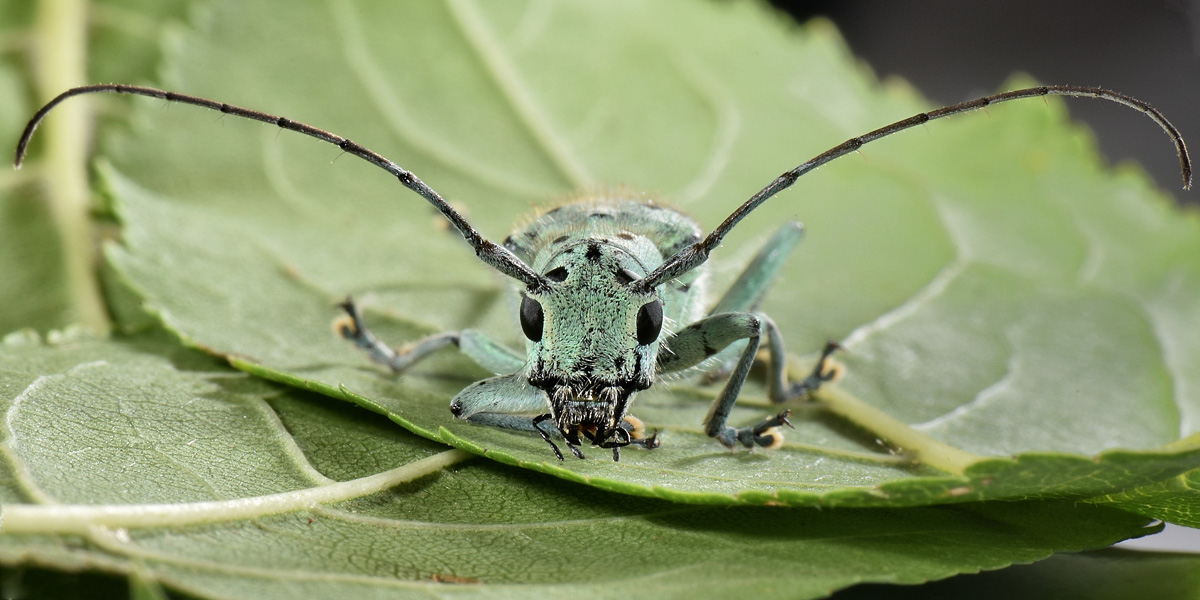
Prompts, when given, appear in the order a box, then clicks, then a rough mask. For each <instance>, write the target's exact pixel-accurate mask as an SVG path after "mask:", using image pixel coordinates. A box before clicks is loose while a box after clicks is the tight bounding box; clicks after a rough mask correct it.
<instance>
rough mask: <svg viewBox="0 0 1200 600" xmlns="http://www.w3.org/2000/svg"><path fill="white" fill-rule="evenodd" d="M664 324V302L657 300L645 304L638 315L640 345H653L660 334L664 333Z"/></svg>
mask: <svg viewBox="0 0 1200 600" xmlns="http://www.w3.org/2000/svg"><path fill="white" fill-rule="evenodd" d="M662 323H663V313H662V301H661V300H655V301H654V302H650V303H647V304H643V305H642V308H641V310H639V311H638V314H637V340H638V343H639V344H641V345H643V346H645V345H647V344H653V343H654V340H657V339H658V334H659V333H660V332H662Z"/></svg>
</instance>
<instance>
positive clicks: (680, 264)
mask: <svg viewBox="0 0 1200 600" xmlns="http://www.w3.org/2000/svg"><path fill="white" fill-rule="evenodd" d="M1038 96H1074V97H1082V98H1099V99H1101V100H1108V101H1110V102H1116V103H1118V104H1124V105H1125V106H1128V107H1130V108H1133V109H1134V110H1137V111H1139V112H1141V113H1142V114H1144V115H1146V116H1147V117H1150V118H1151V119H1152V120H1153V121H1154V122H1155V123H1158V125H1159V127H1162V128H1163V131H1166V132H1167V135H1168V136H1169V137H1170V138H1171V141H1172V142H1173V143H1174V144H1175V151H1176V152H1177V153H1178V154H1179V170H1180V172H1181V174H1182V175H1183V189H1185V190H1186V189H1191V187H1192V162H1191V159H1190V158H1188V151H1187V146H1186V145H1185V144H1184V143H1183V136H1182V135H1180V134H1179V130H1178V129H1176V128H1175V126H1174V125H1172V124H1171V122H1170V121H1168V120H1167V118H1166V117H1164V116H1163V114H1162V113H1160V112H1158V110H1156V109H1155V108H1154V107H1152V106H1150V105H1149V104H1147V103H1145V102H1142V101H1141V100H1138V99H1137V98H1133V97H1131V96H1126V95H1125V94H1121V93H1118V92H1113V91H1110V90H1106V89H1103V88H1098V87H1081V86H1073V85H1050V86H1042V87H1035V88H1027V89H1022V90H1013V91H1010V92H1003V93H999V94H994V95H991V96H984V97H982V98H976V99H974V100H969V101H967V102H960V103H959V104H953V105H950V106H946V107H943V108H939V109H937V110H931V111H929V112H924V113H920V114H917V115H913V116H911V117H909V118H907V119H904V120H902V121H896V122H895V123H892V124H891V125H885V126H883V127H880V128H879V129H876V130H875V131H872V132H870V133H866V134H863V135H860V136H858V137H853V138H850V139H848V140H846V141H844V142H842V143H841V144H838V145H837V146H834V147H833V148H830V149H829V150H826V151H824V152H822V153H820V154H818V155H816V156H815V157H813V158H812V159H810V160H809V161H808V162H805V163H803V164H801V165H800V166H798V167H796V168H794V169H792V170H790V171H787V172H786V173H784V174H782V175H780V176H779V177H778V178H776V179H775V181H772V182H771V184H770V185H768V186H767V187H765V188H763V189H762V190H759V192H758V193H757V194H754V195H753V196H751V197H750V199H749V200H747V201H746V202H745V203H743V204H742V205H741V206H739V207H738V208H737V210H735V211H733V214H730V215H729V216H728V217H727V218H726V219H725V220H724V221H722V222H721V224H720V225H718V226H717V228H716V229H713V231H712V233H710V234H708V237H706V238H704V240H702V241H700V242H697V243H695V244H693V245H691V246H688V247H687V248H684V249H683V250H680V251H679V252H677V253H676V254H675V255H674V256H672V257H670V258H668V259H667V260H666V261H665V262H663V264H662V265H660V266H659V267H658V268H657V269H655V270H654V271H653V272H651V273H650V274H649V275H647V276H646V277H645V278H643V279H641V280H639V281H638V282H637V283H636V284H635V285H637V286H638V289H639V290H640V291H641V292H642V293H646V292H649V291H650V290H652V289H654V288H655V287H657V286H658V285H660V284H661V283H663V282H664V281H667V280H669V279H674V278H676V277H679V276H680V275H682V274H684V273H687V272H688V271H691V270H692V269H694V268H696V267H698V266H700V265H702V264H704V262H705V261H707V260H708V255H709V253H710V252H712V250H713V249H714V248H716V247H717V246H719V245H721V240H722V239H724V238H725V236H726V234H728V233H729V232H730V231H731V230H733V228H734V227H735V226H736V225H737V224H738V223H739V222H741V220H742V219H744V218H746V215H748V214H750V213H751V212H752V211H754V209H756V208H758V207H759V206H760V205H762V203H764V202H766V201H767V200H769V199H770V198H771V197H772V196H774V195H775V194H778V193H779V192H782V191H783V190H786V189H787V188H789V187H791V186H792V184H793V183H796V180H797V179H799V178H800V176H801V175H804V174H805V173H808V172H809V171H812V170H813V169H816V168H817V167H819V166H821V165H823V164H825V163H827V162H829V161H831V160H834V159H836V158H839V157H842V156H845V155H847V154H849V153H851V152H854V151H856V150H858V149H859V148H862V147H863V146H864V145H866V144H867V143H869V142H873V141H875V140H877V139H880V138H884V137H887V136H889V135H892V134H893V133H898V132H900V131H903V130H905V129H908V128H910V127H914V126H916V125H921V124H923V123H928V122H929V121H932V120H934V119H940V118H942V117H949V116H950V115H956V114H958V113H964V112H968V111H972V110H976V109H979V108H983V107H985V106H990V105H992V104H997V103H1000V102H1007V101H1009V100H1019V99H1021V98H1035V97H1038Z"/></svg>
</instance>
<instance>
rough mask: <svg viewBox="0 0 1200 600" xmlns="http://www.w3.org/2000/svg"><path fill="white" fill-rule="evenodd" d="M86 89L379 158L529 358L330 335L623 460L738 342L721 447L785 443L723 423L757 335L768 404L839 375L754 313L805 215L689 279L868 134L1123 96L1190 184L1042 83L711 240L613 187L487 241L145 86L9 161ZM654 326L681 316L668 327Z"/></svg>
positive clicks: (226, 109) (515, 418)
mask: <svg viewBox="0 0 1200 600" xmlns="http://www.w3.org/2000/svg"><path fill="white" fill-rule="evenodd" d="M96 92H113V93H118V94H135V95H140V96H150V97H154V98H161V99H163V100H166V101H168V102H181V103H184V104H192V105H196V106H201V107H204V108H208V109H212V110H215V111H219V112H221V113H224V114H230V115H235V116H239V117H244V118H248V119H254V120H257V121H263V122H266V123H274V124H275V125H277V126H279V127H282V128H283V129H289V130H292V131H296V132H299V133H302V134H304V135H307V136H311V137H314V138H316V139H319V140H322V141H325V142H328V143H330V144H333V145H335V146H337V147H338V148H341V149H342V151H344V152H347V153H349V154H353V155H354V156H357V157H359V158H361V159H363V160H366V161H367V162H370V163H372V164H374V165H376V166H378V167H380V168H381V169H383V170H385V171H387V172H388V173H391V174H392V175H394V176H395V177H396V178H397V179H399V180H400V183H401V184H403V185H404V186H405V187H407V188H408V189H410V190H412V191H414V192H416V193H417V194H419V195H421V197H423V198H425V199H426V200H427V201H429V203H430V204H432V205H433V206H434V208H436V209H437V210H438V211H439V212H440V213H442V214H443V215H444V216H445V217H446V218H447V219H449V220H450V223H451V224H453V225H454V227H455V228H457V229H458V231H459V232H460V233H461V234H462V236H463V237H464V238H465V239H466V241H467V243H468V244H470V245H471V247H472V248H474V250H475V255H476V256H478V257H479V259H480V260H482V261H483V262H484V263H486V264H488V265H490V266H491V267H492V268H494V269H496V270H497V271H499V272H501V273H503V274H504V275H507V276H509V277H512V278H513V279H515V280H516V281H517V288H518V292H519V293H520V296H521V304H520V310H519V312H518V320H519V321H520V324H521V331H522V332H524V334H525V337H526V339H527V342H526V350H525V355H524V356H521V355H520V354H518V353H517V352H514V351H512V350H510V349H508V348H505V347H504V346H502V345H501V344H499V343H496V342H494V341H492V340H490V339H488V338H487V337H485V336H484V335H483V334H482V333H480V332H477V331H472V330H469V329H466V330H462V331H457V332H447V333H441V334H437V335H432V336H429V337H426V338H423V339H420V340H417V341H416V342H414V343H412V344H409V345H408V346H406V347H404V348H403V349H401V350H395V349H392V348H391V347H389V346H387V345H386V344H384V343H383V342H381V341H379V340H378V339H377V338H376V337H375V336H374V335H372V334H371V332H370V330H368V329H367V328H366V326H365V325H364V324H363V319H362V315H361V314H360V313H359V310H358V308H357V307H356V306H355V304H354V302H353V300H351V299H350V298H347V299H346V301H345V302H344V303H342V304H341V308H342V309H343V310H344V311H345V313H346V315H345V316H344V317H343V318H342V319H341V320H339V321H338V322H337V323H336V330H337V332H338V334H340V335H341V336H342V337H345V338H346V339H348V340H351V341H353V342H354V343H355V344H357V345H358V346H359V347H360V348H362V349H363V350H365V351H366V352H367V353H369V355H370V357H371V359H372V360H374V361H376V362H378V363H381V364H383V365H386V366H388V367H389V368H391V369H392V370H393V371H395V372H397V373H400V372H403V371H404V370H405V369H407V368H409V367H410V366H412V365H413V364H414V363H416V362H418V361H420V360H421V359H423V358H425V357H426V356H429V355H430V354H431V353H433V352H435V351H437V350H438V349H440V348H444V347H446V346H449V345H455V346H457V347H458V348H459V349H460V350H461V351H462V352H463V353H464V354H466V355H467V356H468V357H470V358H471V359H473V360H475V361H476V362H478V363H479V364H480V365H482V366H484V367H487V368H490V369H492V370H493V372H497V373H509V374H507V375H499V376H496V377H491V378H488V379H484V380H482V381H477V382H475V383H473V384H471V385H470V386H468V387H467V388H466V389H464V390H463V391H461V392H459V394H458V395H456V396H455V397H454V399H453V400H451V402H450V411H451V412H452V413H453V414H454V416H456V417H458V418H460V419H465V420H467V421H469V422H471V423H477V424H480V425H490V426H493V427H501V428H506V429H515V430H521V431H527V432H536V433H538V434H540V435H541V437H542V438H543V439H544V440H545V441H546V443H548V444H549V445H550V448H551V449H552V450H553V451H554V454H555V456H557V457H558V459H559V460H560V461H561V460H562V459H563V454H562V452H561V451H560V450H559V448H558V445H557V444H555V442H554V440H555V439H561V440H563V441H565V443H566V445H567V448H568V449H569V450H570V451H571V453H572V454H574V455H575V456H576V457H578V458H583V453H582V452H581V451H580V449H579V447H580V446H581V445H582V444H583V441H582V440H581V439H580V436H582V437H583V438H585V439H586V440H587V441H589V442H591V444H592V445H593V446H599V447H601V448H611V449H612V451H613V460H619V459H620V450H621V448H622V447H625V446H630V445H632V446H640V447H643V448H655V447H658V445H659V440H658V435H657V432H656V433H655V434H653V435H651V436H650V437H645V435H644V434H643V428H642V424H641V422H640V421H639V420H638V419H636V418H634V417H632V416H630V415H629V407H630V404H631V403H632V401H633V399H634V397H635V396H636V395H637V393H638V392H639V391H641V390H645V389H647V388H649V387H650V386H651V385H653V384H654V381H655V378H656V376H657V375H659V374H662V373H673V372H678V371H682V370H684V369H689V368H692V367H695V366H697V365H700V364H701V363H704V362H705V361H706V359H709V358H711V357H713V356H714V355H716V354H717V353H719V352H720V351H721V350H723V349H725V348H726V347H728V346H730V345H731V344H733V343H734V342H738V341H742V340H744V341H745V342H746V346H745V348H744V349H743V350H742V351H741V354H740V356H739V357H738V358H737V361H736V363H734V366H733V368H732V370H731V372H730V374H729V375H728V378H729V379H728V382H727V383H726V384H725V387H724V388H723V389H722V390H721V393H720V394H719V396H718V397H717V399H716V400H715V401H714V402H713V404H712V407H711V408H710V409H709V411H708V416H707V417H706V418H705V421H704V425H705V431H706V433H707V434H708V435H709V436H710V437H714V438H716V439H717V441H719V442H720V443H722V444H724V445H725V446H727V447H734V446H735V445H737V444H740V445H742V446H745V447H747V448H753V447H755V446H763V447H774V446H777V445H779V444H780V443H781V442H782V440H783V436H782V434H781V433H780V432H779V431H778V428H779V427H780V426H782V425H791V424H790V423H789V422H788V416H789V414H790V411H789V410H787V409H784V410H782V411H780V412H779V413H778V414H776V415H774V416H772V417H768V418H765V419H763V420H762V421H760V422H758V423H757V424H754V425H751V426H748V427H732V426H730V425H728V424H727V422H726V421H727V419H728V417H729V412H730V410H731V409H732V408H733V404H734V402H735V401H736V400H737V397H738V393H739V391H740V390H741V387H742V383H743V382H744V381H745V379H746V376H747V374H748V373H749V371H750V367H751V366H752V364H753V362H754V359H755V356H756V355H757V353H758V350H759V345H760V343H761V338H762V337H764V336H765V337H766V342H767V348H768V350H769V355H770V359H769V369H768V372H769V375H768V381H767V384H768V395H769V396H770V399H771V401H772V402H774V403H777V404H782V403H784V402H787V401H789V400H792V399H797V398H803V397H806V396H808V395H809V394H811V393H812V392H814V391H815V390H816V389H817V388H818V387H819V386H820V385H821V384H822V383H824V382H826V381H828V380H830V379H831V378H832V377H833V374H834V369H833V368H831V367H830V366H829V364H828V362H827V361H828V358H829V356H830V354H831V353H833V352H834V351H835V350H836V349H837V345H836V344H835V343H832V342H830V343H828V344H827V345H826V346H825V348H824V350H823V352H822V353H821V357H820V359H819V360H818V361H817V365H816V367H814V369H813V370H812V372H811V373H810V374H809V375H808V376H807V377H806V378H805V379H803V380H800V381H789V380H788V377H787V374H786V372H785V363H786V354H785V351H784V346H783V338H782V336H781V334H780V332H779V330H778V328H776V326H775V324H774V323H773V322H772V321H771V319H770V318H768V317H767V316H766V315H764V314H761V313H758V312H755V307H756V305H757V304H758V302H759V301H760V300H761V299H762V297H763V296H764V294H765V293H766V291H767V288H768V286H769V285H770V283H771V280H772V279H773V278H774V276H775V274H776V272H777V271H778V270H779V268H780V266H781V265H782V263H783V261H784V259H785V258H786V256H787V254H788V253H789V252H790V251H791V249H792V248H793V247H794V246H795V245H796V243H797V242H799V240H800V236H801V232H802V229H801V227H800V225H799V224H798V223H789V224H787V225H785V226H784V227H783V228H782V229H780V230H779V232H778V233H776V234H775V235H774V236H773V237H772V238H771V239H770V240H769V241H768V242H767V244H766V245H765V246H764V247H763V249H762V250H760V251H759V253H758V255H757V256H755V257H754V259H753V260H752V261H751V262H750V265H749V266H748V267H747V268H746V270H745V271H744V272H742V274H741V276H740V277H739V278H738V279H737V281H736V282H735V283H734V284H733V286H732V288H730V290H729V291H727V292H726V293H725V295H724V296H723V297H722V298H721V299H720V300H719V301H718V302H717V303H716V305H715V306H713V307H712V308H710V309H708V310H707V311H706V310H705V306H704V303H703V299H702V298H700V294H699V292H698V290H697V289H696V288H692V287H691V286H692V284H693V283H696V282H697V279H698V278H699V277H700V275H701V272H702V269H701V268H700V267H702V266H703V265H704V263H705V262H706V261H707V260H708V257H709V254H711V253H712V251H713V249H715V248H716V247H717V246H719V245H720V244H721V240H722V239H724V238H725V236H726V235H727V234H728V233H729V232H730V231H731V230H732V229H733V228H734V227H736V226H737V224H738V223H739V222H741V220H742V219H744V218H745V217H746V215H748V214H750V212H751V211H753V210H754V209H755V208H757V207H758V206H760V205H761V204H762V203H764V202H766V201H767V200H768V199H770V198H771V197H772V196H774V195H775V194H777V193H779V192H780V191H782V190H784V189H787V188H788V187H790V186H791V185H792V184H793V183H795V182H796V180H797V179H798V178H799V177H800V176H801V175H804V174H805V173H807V172H809V171H812V170H813V169H815V168H817V167H819V166H821V165H823V164H825V163H827V162H829V161H831V160H833V159H835V158H838V157H840V156H844V155H846V154H849V153H850V152H854V151H856V150H858V149H859V148H861V147H862V146H863V145H864V144H867V143H868V142H872V141H874V140H877V139H879V138H882V137H886V136H889V135H891V134H893V133H896V132H899V131H902V130H904V129H908V128H910V127H913V126H914V125H919V124H922V123H926V122H928V121H932V120H934V119H939V118H942V117H946V116H950V115H954V114H958V113H962V112H966V111H970V110H974V109H977V108H983V107H985V106H988V105H991V104H995V103H998V102H1005V101H1008V100H1016V99H1020V98H1031V97H1038V96H1047V95H1062V96H1076V97H1091V98H1100V99H1103V100H1109V101H1112V102H1117V103H1120V104H1124V105H1126V106H1129V107H1131V108H1134V109H1136V110H1138V111H1141V112H1142V113H1144V114H1146V115H1147V116H1149V117H1150V118H1151V119H1153V120H1154V122H1156V123H1158V125H1159V126H1161V127H1162V128H1163V130H1165V131H1166V132H1167V135H1168V136H1170V138H1171V140H1172V142H1174V144H1175V149H1176V151H1177V152H1178V154H1179V162H1180V169H1181V171H1182V175H1183V180H1184V189H1188V188H1190V187H1191V178H1192V169H1191V162H1190V159H1189V158H1188V153H1187V147H1186V146H1185V145H1184V142H1183V138H1182V137H1181V136H1180V134H1179V131H1178V130H1176V129H1175V127H1174V126H1172V125H1171V124H1170V123H1169V122H1168V121H1167V120H1166V118H1165V117H1163V115H1162V114H1161V113H1159V112H1158V111H1157V110H1155V109H1154V108H1152V107H1151V106H1150V105H1148V104H1146V103H1145V102H1142V101H1141V100H1137V99H1136V98H1132V97H1129V96H1126V95H1124V94H1120V93H1117V92H1112V91H1108V90H1105V89H1101V88H1094V87H1077V86H1065V85H1056V86H1044V87H1036V88H1029V89H1022V90H1015V91H1009V92H1003V93H1000V94H995V95H992V96H986V97H983V98H978V99H975V100H971V101H968V102H963V103H960V104H954V105H951V106H946V107H944V108H939V109H937V110H933V111H930V112H925V113H920V114H917V115H914V116H912V117H909V118H907V119H904V120H902V121H897V122H895V123H892V124H891V125H885V126H884V127H881V128H879V129H876V130H874V131H871V132H869V133H866V134H863V135H861V136H858V137H854V138H850V139H849V140H846V141H845V142H842V143H841V144H839V145H837V146H834V147H833V148H830V149H829V150H826V151H825V152H822V153H821V154H818V155H817V156H816V157H814V158H812V159H811V160H809V161H808V162H805V163H803V164H801V165H799V166H797V167H796V168H794V169H792V170H790V171H787V172H785V173H783V174H782V175H780V176H779V177H777V178H776V179H775V180H774V181H772V182H771V183H770V184H769V185H767V186H766V187H765V188H763V189H762V190H760V191H759V192H758V193H756V194H754V195H753V196H751V197H750V199H749V200H747V201H746V202H744V203H743V204H742V205H741V206H739V207H738V208H737V209H736V210H734V211H733V213H732V214H730V215H729V217H727V218H726V219H725V220H724V221H722V222H721V224H720V225H718V226H717V227H716V228H715V229H713V231H712V232H711V233H709V234H708V235H707V236H704V235H703V234H702V232H701V230H700V228H699V226H698V225H697V224H696V223H695V221H693V220H692V219H690V218H689V217H687V216H685V215H684V214H682V213H680V212H678V211H675V210H672V209H669V208H664V207H661V206H657V205H654V204H652V203H648V202H644V201H637V200H628V199H621V198H611V197H610V198H602V199H594V200H590V201H585V202H579V203H575V204H568V205H565V206H562V207H560V208H557V209H554V210H551V211H549V212H547V213H545V214H543V215H542V216H541V217H540V218H539V219H537V220H536V221H534V222H533V223H532V224H530V225H528V226H525V227H523V228H520V229H518V230H517V231H516V232H515V233H514V234H513V235H511V236H509V237H508V238H507V239H506V240H504V242H503V243H502V244H496V243H494V242H492V241H491V240H488V239H485V238H484V237H483V236H482V235H480V234H479V232H478V231H476V230H475V228H474V227H472V226H471V224H470V223H468V222H467V220H466V219H465V218H464V217H463V216H462V215H461V214H460V213H459V212H458V211H456V210H455V209H454V208H452V207H451V206H450V204H449V203H447V202H446V200H444V199H443V198H442V197H441V196H440V195H438V193H437V192H435V191H433V189H432V188H430V187H429V186H428V185H426V184H425V183H424V182H422V181H421V180H420V179H418V178H417V176H416V175H414V174H413V173H411V172H409V171H407V170H405V169H404V168H402V167H400V166H399V165H397V164H395V163H393V162H392V161H390V160H388V159H386V158H384V157H383V156H381V155H379V154H377V153H375V152H373V151H371V150H369V149H367V148H365V147H363V146H361V145H359V144H357V143H355V142H352V141H350V140H348V139H346V138H343V137H341V136H338V135H335V134H333V133H329V132H327V131H324V130H321V129H317V128H316V127H312V126H310V125H305V124H303V123H298V122H296V121H292V120H289V119H285V118H282V117H277V116H274V115H270V114H267V113H263V112H259V111H256V110H250V109H246V108H241V107H238V106H233V105H230V104H224V103H221V102H214V101H212V100H208V99H205V98H199V97H196V96H188V95H184V94H177V93H174V92H168V91H163V90H158V89H153V88H147V87H139V86H131V85H120V84H106V85H93V86H86V87H78V88H73V89H70V90H67V91H65V92H63V93H62V94H60V95H59V96H58V97H56V98H54V99H53V100H51V101H50V102H49V103H48V104H46V105H45V106H43V107H42V108H41V109H40V110H39V111H38V112H37V113H36V114H35V115H34V116H33V118H32V119H31V120H30V121H29V124H28V125H26V127H25V131H24V133H23V134H22V135H21V139H20V142H19V143H18V145H17V153H16V161H15V164H16V166H18V167H19V166H20V165H21V161H22V160H23V158H24V156H25V151H26V148H27V146H28V144H29V140H30V138H31V137H32V135H33V132H34V129H36V128H37V126H38V123H39V122H41V120H42V119H43V118H45V116H46V115H47V114H48V113H49V112H50V111H51V110H52V109H53V108H54V107H55V106H57V105H58V104H59V103H60V102H62V101H64V100H66V99H67V98H71V97H73V96H78V95H82V94H90V93H96ZM664 323H681V324H687V325H686V326H684V327H682V328H680V329H678V330H676V331H672V332H669V333H667V334H666V335H663V331H664V329H663V324H664Z"/></svg>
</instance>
